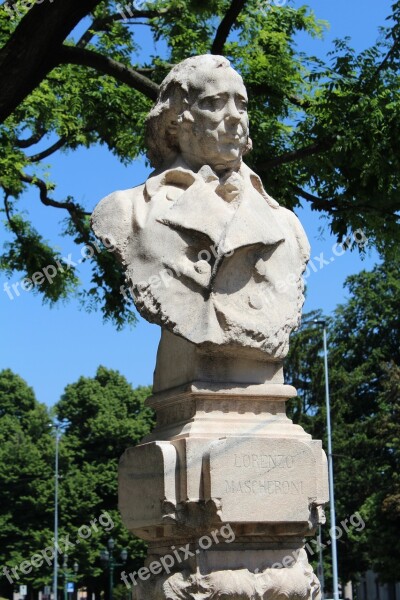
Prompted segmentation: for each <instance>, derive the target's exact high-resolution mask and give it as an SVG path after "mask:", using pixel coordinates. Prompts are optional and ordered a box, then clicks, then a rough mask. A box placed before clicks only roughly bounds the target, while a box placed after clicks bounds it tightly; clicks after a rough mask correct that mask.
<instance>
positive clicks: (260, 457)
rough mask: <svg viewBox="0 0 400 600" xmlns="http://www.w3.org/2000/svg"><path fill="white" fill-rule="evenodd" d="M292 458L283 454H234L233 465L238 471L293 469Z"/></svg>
mask: <svg viewBox="0 0 400 600" xmlns="http://www.w3.org/2000/svg"><path fill="white" fill-rule="evenodd" d="M294 458H295V457H294V456H290V455H289V456H286V455H284V454H235V461H234V464H235V467H238V468H240V469H243V468H245V469H247V468H254V467H258V468H261V469H276V468H280V469H291V468H292V467H294Z"/></svg>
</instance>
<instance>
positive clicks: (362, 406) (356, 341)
mask: <svg viewBox="0 0 400 600" xmlns="http://www.w3.org/2000/svg"><path fill="white" fill-rule="evenodd" d="M346 285H347V287H348V289H349V291H350V292H351V296H350V297H349V299H348V300H347V302H346V303H345V304H343V305H340V306H339V307H338V308H337V309H336V310H335V313H334V315H333V317H332V319H331V320H330V321H329V343H328V345H329V373H330V388H331V408H332V410H331V417H332V432H333V454H334V479H335V496H336V512H337V521H338V524H339V523H340V522H341V520H343V519H344V518H346V517H347V518H349V517H350V516H351V515H354V514H355V513H357V512H359V513H360V514H361V515H362V517H363V519H364V521H365V524H366V527H365V529H364V530H363V531H362V532H359V531H358V532H356V531H354V530H353V531H349V532H346V531H343V534H342V536H341V537H340V539H339V540H338V542H337V543H338V555H339V572H340V574H341V576H342V577H343V581H347V580H348V579H351V578H353V577H355V576H356V575H357V573H360V572H362V571H364V570H366V569H368V568H374V569H375V570H376V572H377V573H378V574H379V575H380V577H381V578H382V580H386V581H397V578H398V570H397V564H398V560H399V556H400V547H399V544H398V533H399V514H400V513H399V498H400V494H399V492H400V488H399V479H398V472H399V466H400V465H399V459H400V457H399V426H398V411H399V400H400V394H399V392H400V388H399V371H400V353H399V345H398V336H399V331H400V318H399V314H398V306H399V302H400V283H399V281H398V266H397V263H396V261H386V262H385V263H383V264H381V265H378V266H376V267H375V268H374V269H373V270H372V271H371V272H366V271H363V272H361V273H359V274H358V275H353V276H351V277H349V278H348V279H347V282H346ZM315 318H320V314H319V313H316V314H315V313H313V314H311V315H307V316H306V317H305V319H306V320H307V321H310V320H312V319H315ZM321 347H322V334H321V331H320V329H318V328H316V327H314V326H309V325H308V326H305V327H304V329H303V330H301V331H300V332H299V333H298V334H296V335H295V339H294V343H292V347H291V350H290V354H289V358H288V366H287V379H288V381H289V382H291V383H293V385H295V386H296V387H297V388H298V392H299V398H298V399H295V400H294V402H293V403H292V405H291V414H292V416H293V418H294V420H295V421H296V422H299V423H301V424H302V425H303V426H304V427H305V429H306V430H307V431H309V432H310V433H312V435H313V436H314V437H317V438H318V437H319V438H321V437H323V438H325V437H326V436H325V433H324V432H325V422H326V411H325V393H324V372H323V363H322V357H321ZM325 447H326V445H325Z"/></svg>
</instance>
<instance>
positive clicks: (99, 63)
mask: <svg viewBox="0 0 400 600" xmlns="http://www.w3.org/2000/svg"><path fill="white" fill-rule="evenodd" d="M57 60H58V63H59V64H68V63H69V64H74V65H83V66H86V67H91V68H92V69H95V70H96V71H100V72H101V73H104V75H110V76H111V77H114V78H115V79H118V81H121V82H122V83H126V84H127V85H129V87H131V88H133V89H135V90H137V91H138V92H141V93H142V94H144V95H145V96H147V98H150V100H156V99H157V96H158V92H159V86H158V85H157V84H156V83H154V82H153V81H151V79H149V78H148V77H145V76H144V75H141V74H140V73H137V72H136V71H134V69H132V68H131V67H127V66H126V65H123V64H122V63H120V62H117V61H116V60H113V59H112V58H108V57H107V56H104V55H103V54H99V53H98V52H93V51H92V50H87V49H86V48H77V47H76V46H65V45H63V46H62V48H61V50H60V51H59V52H58V55H57Z"/></svg>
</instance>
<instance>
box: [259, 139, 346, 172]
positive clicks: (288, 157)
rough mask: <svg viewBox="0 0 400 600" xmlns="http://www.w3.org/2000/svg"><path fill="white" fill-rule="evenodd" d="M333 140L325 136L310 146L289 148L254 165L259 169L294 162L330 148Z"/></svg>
mask: <svg viewBox="0 0 400 600" xmlns="http://www.w3.org/2000/svg"><path fill="white" fill-rule="evenodd" d="M335 141H336V140H335V139H333V138H326V139H323V140H320V141H318V142H315V143H314V144H311V145H310V146H306V147H305V148H299V149H298V150H291V151H290V152H286V154H282V155H281V156H277V157H276V158H272V159H271V160H268V161H266V162H264V163H258V164H257V165H256V166H257V168H258V169H260V170H267V169H271V168H273V167H278V166H279V165H284V164H286V163H290V162H296V161H298V160H302V159H303V158H308V157H309V156H313V155H314V154H321V153H322V152H326V151H327V150H330V149H331V148H332V146H333V145H334V143H335Z"/></svg>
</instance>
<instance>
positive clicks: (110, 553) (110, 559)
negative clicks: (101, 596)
mask: <svg viewBox="0 0 400 600" xmlns="http://www.w3.org/2000/svg"><path fill="white" fill-rule="evenodd" d="M107 546H108V548H104V550H102V551H101V553H100V560H101V562H102V564H103V566H104V568H105V569H108V585H109V598H108V600H113V591H114V569H115V567H123V566H124V564H125V563H126V561H127V558H128V551H127V550H126V549H125V548H124V549H123V550H121V553H120V557H121V561H122V562H120V563H118V562H116V560H115V559H114V546H115V542H114V540H113V538H110V539H109V540H108V542H107Z"/></svg>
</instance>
